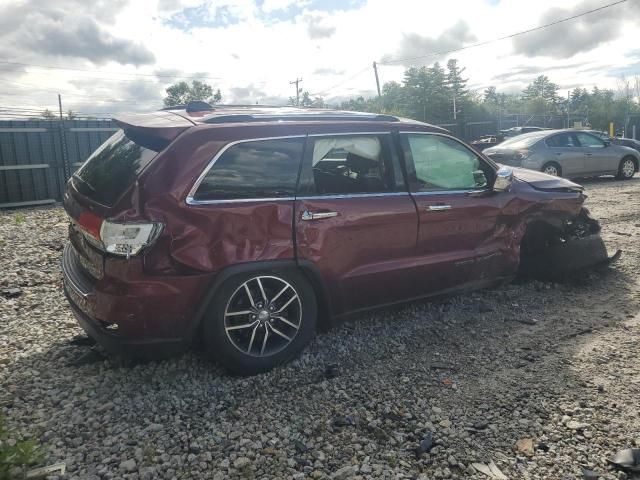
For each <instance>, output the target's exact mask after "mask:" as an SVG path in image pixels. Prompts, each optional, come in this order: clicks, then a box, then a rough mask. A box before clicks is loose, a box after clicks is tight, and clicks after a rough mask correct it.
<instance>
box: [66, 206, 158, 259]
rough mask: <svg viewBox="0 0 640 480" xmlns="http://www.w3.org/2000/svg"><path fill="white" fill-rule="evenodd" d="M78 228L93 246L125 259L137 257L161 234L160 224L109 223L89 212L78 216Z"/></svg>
mask: <svg viewBox="0 0 640 480" xmlns="http://www.w3.org/2000/svg"><path fill="white" fill-rule="evenodd" d="M78 226H79V227H80V228H81V230H82V232H83V234H84V236H85V238H86V239H87V241H88V242H89V243H91V244H92V245H93V246H95V247H97V248H99V249H101V250H104V251H105V252H108V253H112V254H113V255H119V256H122V257H127V258H128V257H129V256H130V255H137V254H138V253H140V251H141V250H142V249H143V248H144V247H147V246H149V245H151V244H152V243H153V242H155V241H156V239H157V238H158V237H159V236H160V233H161V232H162V224H161V223H156V222H148V223H146V222H143V223H117V222H110V221H109V220H103V219H102V218H100V217H99V216H98V215H96V214H95V213H93V212H89V211H84V212H82V213H81V214H80V216H79V217H78Z"/></svg>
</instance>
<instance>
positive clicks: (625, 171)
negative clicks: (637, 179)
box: [622, 158, 636, 178]
mask: <svg viewBox="0 0 640 480" xmlns="http://www.w3.org/2000/svg"><path fill="white" fill-rule="evenodd" d="M634 173H636V166H635V165H634V163H633V160H631V159H629V158H628V159H626V160H625V161H624V162H623V163H622V175H624V177H625V178H631V177H633V174H634Z"/></svg>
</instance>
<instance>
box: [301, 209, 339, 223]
mask: <svg viewBox="0 0 640 480" xmlns="http://www.w3.org/2000/svg"><path fill="white" fill-rule="evenodd" d="M337 216H338V212H310V211H309V210H305V211H304V212H302V216H301V217H300V219H301V220H304V221H307V222H308V221H312V220H322V219H323V218H332V217H337Z"/></svg>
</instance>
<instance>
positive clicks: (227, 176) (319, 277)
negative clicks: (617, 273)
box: [62, 104, 607, 374]
mask: <svg viewBox="0 0 640 480" xmlns="http://www.w3.org/2000/svg"><path fill="white" fill-rule="evenodd" d="M115 122H116V124H117V125H118V126H119V127H120V128H121V130H120V131H118V132H117V133H116V134H115V135H113V136H112V137H111V138H110V139H109V140H107V141H106V142H105V143H104V144H103V145H102V146H101V147H100V148H99V149H98V150H97V151H96V152H95V153H93V155H91V157H90V158H89V159H88V160H87V161H86V162H85V163H84V164H83V165H82V167H81V168H80V169H79V170H78V171H77V172H76V173H75V174H74V175H73V177H72V178H71V179H70V181H69V183H68V188H67V192H66V195H65V199H64V206H65V209H66V211H67V213H68V215H69V217H70V219H71V225H70V228H69V238H70V242H69V244H68V245H67V246H66V248H65V250H64V254H63V261H62V266H63V272H64V286H65V292H66V294H67V297H68V299H69V302H70V304H71V307H72V309H73V311H74V312H75V315H76V317H77V319H78V321H79V323H80V325H81V326H82V327H83V328H84V330H85V331H86V332H87V333H88V335H90V336H91V337H93V338H94V339H96V340H97V341H98V342H99V343H100V344H101V345H102V346H103V347H104V348H105V349H106V350H107V351H109V352H113V353H116V354H121V355H128V356H134V357H138V356H148V355H152V356H157V355H167V354H170V353H173V352H176V351H179V350H182V349H185V348H187V347H188V346H189V345H191V344H192V343H193V342H194V341H195V340H196V339H198V340H200V339H201V340H202V341H203V343H204V345H205V347H206V349H207V350H208V352H209V353H210V354H211V356H212V357H214V358H215V359H217V360H218V361H219V362H220V363H222V364H223V365H224V366H226V367H227V368H228V369H230V370H232V371H234V372H237V373H240V374H253V373H257V372H262V371H265V370H268V369H270V368H272V367H274V366H275V365H278V364H280V363H282V362H285V361H287V360H289V359H291V358H292V357H293V356H295V355H296V354H297V353H298V352H300V351H301V350H302V349H303V347H304V346H305V345H306V344H307V343H308V342H309V341H310V340H311V339H312V337H313V335H314V334H315V332H316V330H317V329H318V328H321V327H328V326H331V325H332V324H333V323H334V322H336V321H337V320H339V319H340V318H342V317H344V316H345V315H347V314H351V313H354V312H358V311H362V310H365V309H369V308H372V307H378V306H381V305H389V304H394V303H398V302H405V301H408V300H413V299H418V298H426V297H430V296H434V295H441V294H445V293H451V292H455V291H458V290H461V289H469V288H482V287H487V286H491V285H495V284H497V283H499V282H502V281H504V280H506V279H510V278H513V277H514V276H515V275H516V274H518V272H519V271H521V270H522V269H526V270H529V271H531V272H533V273H535V274H537V275H549V274H562V273H564V272H567V271H570V270H576V269H581V268H585V267H588V266H591V265H594V264H598V263H601V262H606V261H607V252H606V249H605V247H604V245H603V243H602V240H601V239H600V237H599V235H598V231H599V226H598V223H597V222H596V221H595V220H594V219H592V218H591V217H590V215H589V213H588V211H587V210H586V209H585V208H584V207H583V203H584V200H585V196H584V194H583V189H582V187H580V186H579V185H576V184H575V183H572V182H570V181H568V180H565V179H562V178H557V177H552V176H549V175H546V174H543V173H539V172H533V171H527V170H521V169H516V168H513V169H511V168H508V167H500V166H499V165H497V164H496V163H494V162H493V161H491V160H490V159H488V158H486V157H485V156H483V155H482V154H479V153H478V152H476V151H474V150H473V149H472V148H471V147H469V146H468V145H467V144H465V143H463V142H461V141H460V140H458V139H456V138H454V137H452V136H451V135H450V134H449V133H448V132H447V131H445V130H442V129H440V128H437V127H434V126H431V125H427V124H424V123H419V122H414V121H409V120H404V119H400V118H396V117H393V116H388V115H376V114H367V113H354V112H340V111H328V110H307V109H292V108H267V107H256V106H252V107H226V106H216V107H215V108H211V107H209V106H208V105H206V104H205V105H202V104H189V105H187V106H182V107H178V108H174V109H171V110H164V111H159V112H154V113H151V114H136V115H125V116H121V117H119V118H117V119H116V120H115Z"/></svg>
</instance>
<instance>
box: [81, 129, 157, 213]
mask: <svg viewBox="0 0 640 480" xmlns="http://www.w3.org/2000/svg"><path fill="white" fill-rule="evenodd" d="M166 143H167V142H166V141H159V140H157V139H154V138H150V137H148V136H143V135H136V134H134V133H126V134H125V132H124V131H122V130H120V131H118V132H117V133H115V134H114V135H113V136H111V138H109V139H108V140H107V141H106V142H105V143H103V144H102V145H101V146H100V148H98V149H97V150H96V151H95V152H94V153H93V154H92V155H91V156H90V157H89V158H88V159H87V161H86V162H85V163H84V164H83V165H82V166H81V167H80V169H79V170H78V171H77V172H76V173H75V174H74V175H73V186H74V187H75V188H76V190H78V192H80V193H81V194H82V195H84V196H85V197H87V198H89V199H91V200H93V201H95V202H97V203H100V204H101V205H104V206H107V207H111V206H113V205H114V204H115V203H116V202H117V201H118V200H119V199H120V197H121V196H122V195H123V194H124V193H125V192H126V191H127V189H128V188H129V187H130V186H131V185H132V184H133V182H134V181H135V179H136V177H137V176H138V175H139V174H140V172H142V170H143V169H144V168H145V167H146V166H147V165H148V164H149V163H150V162H151V160H153V158H154V157H155V156H156V155H157V154H158V152H159V151H160V150H162V149H163V148H164V147H165V146H166Z"/></svg>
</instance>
